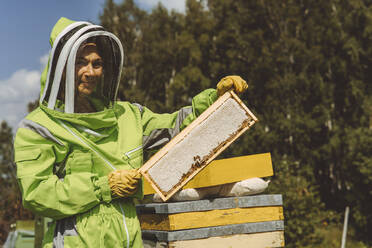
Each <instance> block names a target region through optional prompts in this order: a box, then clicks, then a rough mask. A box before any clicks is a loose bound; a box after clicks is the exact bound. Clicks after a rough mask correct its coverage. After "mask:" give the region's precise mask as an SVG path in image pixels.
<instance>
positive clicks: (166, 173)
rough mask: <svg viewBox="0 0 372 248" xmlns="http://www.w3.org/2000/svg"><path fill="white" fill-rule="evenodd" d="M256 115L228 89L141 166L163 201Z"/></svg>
mask: <svg viewBox="0 0 372 248" xmlns="http://www.w3.org/2000/svg"><path fill="white" fill-rule="evenodd" d="M255 122H257V118H256V117H255V116H254V115H253V114H252V113H251V111H250V110H249V109H248V108H247V107H246V106H245V105H244V103H243V102H242V101H241V100H240V99H239V97H238V96H237V95H236V94H235V93H234V92H233V91H229V92H226V93H225V94H224V95H223V96H221V97H220V98H219V99H218V100H217V101H216V102H215V103H213V104H212V105H211V106H210V107H209V108H208V109H207V110H206V111H204V112H203V113H202V114H201V115H200V116H199V117H198V118H197V119H195V120H194V121H193V122H192V123H191V124H190V125H189V126H187V127H186V128H185V129H184V130H182V131H181V132H180V133H179V134H178V135H177V136H175V137H174V138H173V139H172V140H171V141H170V142H169V143H168V144H167V145H165V146H164V147H163V148H162V149H161V150H159V151H158V152H157V153H156V154H155V155H154V156H152V157H151V158H150V159H149V160H148V161H147V162H146V163H145V164H144V165H143V166H142V167H141V169H140V172H141V173H142V175H143V176H144V177H145V178H146V179H147V180H148V181H149V182H150V184H151V185H152V187H153V188H154V189H155V191H156V192H157V193H158V194H159V195H160V197H161V198H162V199H163V201H166V200H168V199H169V198H170V197H171V196H172V195H173V194H175V193H176V192H177V191H178V190H179V189H180V188H182V187H183V186H184V185H185V184H186V183H187V182H188V181H189V180H191V179H192V178H193V177H194V176H195V175H196V174H197V173H198V172H199V171H200V170H201V169H203V168H204V167H205V166H206V165H207V164H208V163H210V162H211V161H212V160H213V159H214V158H215V157H216V156H217V155H218V154H220V153H221V152H222V151H223V150H224V149H226V148H227V147H228V146H229V145H230V144H231V143H232V142H233V141H234V140H235V139H237V138H238V137H239V136H240V135H241V134H243V133H244V132H245V131H246V130H247V129H248V128H250V127H251V126H252V125H253V124H254V123H255Z"/></svg>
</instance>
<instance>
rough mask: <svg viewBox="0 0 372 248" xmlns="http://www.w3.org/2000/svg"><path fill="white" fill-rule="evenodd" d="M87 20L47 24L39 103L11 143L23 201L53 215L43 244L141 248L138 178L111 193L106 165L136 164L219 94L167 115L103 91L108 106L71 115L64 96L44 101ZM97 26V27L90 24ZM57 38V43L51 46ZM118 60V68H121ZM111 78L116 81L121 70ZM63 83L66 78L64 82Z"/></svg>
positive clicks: (198, 98)
mask: <svg viewBox="0 0 372 248" xmlns="http://www.w3.org/2000/svg"><path fill="white" fill-rule="evenodd" d="M89 25H92V24H89V23H83V22H81V23H80V24H79V25H78V24H76V22H73V21H70V20H68V19H66V18H61V19H60V20H59V21H58V22H57V24H56V25H55V27H54V28H53V31H52V34H51V40H50V41H51V44H52V46H53V47H57V48H56V49H54V50H53V49H52V51H51V55H50V57H49V63H48V65H47V68H46V69H45V71H44V72H43V74H42V78H41V94H40V97H41V100H40V107H38V108H37V109H36V110H34V111H33V112H31V113H30V114H29V115H28V116H27V117H26V118H25V119H24V120H23V121H21V123H20V124H19V128H18V130H17V133H16V137H15V142H14V148H15V158H14V159H15V162H16V165H17V178H18V182H19V185H20V188H21V191H22V197H23V204H24V207H25V208H27V209H30V210H31V211H32V212H34V213H35V214H38V215H41V216H45V217H50V218H52V219H53V220H54V221H53V222H52V225H51V226H50V227H49V229H48V231H47V234H46V235H45V237H44V240H43V246H44V247H142V246H143V245H142V238H141V231H140V224H139V221H138V218H137V216H136V210H135V205H134V197H136V198H138V199H141V198H142V197H143V193H142V192H143V191H142V183H141V186H140V187H139V189H138V190H137V193H136V194H135V195H134V196H133V197H128V198H119V199H112V198H111V192H110V187H109V185H108V179H107V175H108V173H109V172H110V171H112V170H118V169H132V168H139V167H140V166H141V165H142V164H143V149H152V148H155V149H156V148H159V147H161V146H162V145H164V144H165V143H166V142H168V141H169V140H170V139H171V138H172V137H173V136H175V135H176V134H177V133H178V132H179V131H180V130H181V129H182V128H183V127H185V126H186V125H188V124H189V123H190V122H191V121H192V120H194V119H195V118H196V117H197V116H198V115H199V114H201V113H202V112H203V111H204V110H205V109H206V108H208V106H210V105H211V104H212V103H213V102H214V101H215V100H216V98H217V94H216V91H215V90H213V89H209V90H205V91H203V92H202V93H200V94H199V95H197V96H196V97H194V98H193V101H192V106H189V107H185V108H182V109H181V110H180V111H177V112H175V113H172V114H156V113H153V112H151V111H150V110H149V109H148V108H146V107H143V106H141V105H139V104H131V103H129V102H119V101H112V102H111V103H108V102H110V101H109V100H110V99H109V100H107V99H106V98H107V96H108V95H107V94H106V95H105V97H106V98H105V101H102V102H106V103H108V104H107V105H105V106H101V107H102V110H101V111H98V112H94V113H74V112H73V111H71V108H70V109H68V108H66V107H65V106H67V105H69V106H70V107H71V106H73V104H72V105H71V103H69V102H68V101H67V100H63V98H56V99H55V103H54V106H49V105H50V102H53V97H52V95H53V93H52V92H53V89H52V88H53V87H52V86H53V84H54V83H55V82H56V80H52V79H53V76H54V77H57V76H56V75H57V74H58V73H57V69H58V68H57V69H56V67H58V63H57V61H58V60H59V59H60V58H59V56H62V55H61V54H63V53H62V49H61V46H62V47H63V44H67V43H66V41H68V39H72V38H69V37H72V35H71V32H75V33H76V32H78V30H79V29H82V28H84V27H87V26H89ZM69 30H70V31H69ZM71 30H72V31H71ZM97 30H99V31H100V30H102V28H97V29H93V31H97ZM67 31H69V32H67ZM88 32H89V31H88ZM99 35H102V33H99ZM61 37H65V38H62V39H61ZM66 37H67V38H66ZM56 39H59V41H58V42H59V43H60V44H59V45H58V44H54V43H55V42H56ZM110 39H111V38H110ZM111 41H112V40H111ZM63 42H64V43H63ZM58 46H60V47H58ZM115 46H117V47H119V46H121V44H119V43H116V45H115ZM72 50H73V49H71V51H72ZM116 50H117V51H119V49H116ZM53 53H54V54H53ZM70 53H71V52H70ZM119 57H120V56H119ZM122 59H123V58H122V57H121V58H120V60H118V61H119V62H120V61H121V63H117V66H116V67H118V68H116V69H118V71H120V72H121V67H122ZM66 63H67V62H66ZM50 64H51V66H50V67H49V65H50ZM114 66H115V65H114ZM53 67H54V68H53ZM64 67H65V65H63V67H62V68H64ZM66 68H67V70H68V66H66ZM114 69H115V68H114ZM116 72H117V71H115V70H112V73H114V74H115V73H116ZM68 73H69V72H68V71H67V76H66V78H67V79H68V78H69V75H68ZM116 76H117V80H116V83H118V82H119V78H120V73H117V75H116ZM62 78H63V77H62ZM105 78H106V77H105ZM47 81H49V83H46V82H47ZM57 81H58V80H57ZM63 83H65V82H63V79H62V80H61V84H63ZM68 83H69V82H68V80H66V88H67V87H69V86H68ZM70 83H71V82H70ZM48 88H50V90H49V93H48ZM56 88H57V89H58V88H63V87H56ZM114 88H115V87H114ZM116 89H117V87H116ZM48 94H49V95H48ZM114 97H116V92H115V94H114ZM51 99H52V100H51ZM61 99H62V100H61ZM69 99H74V97H72V98H71V97H70V98H69ZM64 107H65V109H64V110H63V108H64ZM72 109H73V108H72Z"/></svg>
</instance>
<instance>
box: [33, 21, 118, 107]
mask: <svg viewBox="0 0 372 248" xmlns="http://www.w3.org/2000/svg"><path fill="white" fill-rule="evenodd" d="M123 56H124V55H123V48H122V45H121V42H120V40H119V39H118V38H117V37H116V36H115V35H114V34H112V33H110V32H107V31H105V30H104V29H103V28H102V27H101V26H97V25H92V24H90V23H87V22H74V23H72V24H70V25H68V26H67V27H66V28H64V29H63V30H62V32H60V33H59V34H58V36H57V37H56V39H55V40H54V42H53V46H52V51H51V53H50V57H49V67H48V71H47V77H46V81H45V86H44V88H43V89H42V90H43V91H42V92H41V97H40V104H44V105H47V107H48V108H50V109H54V110H58V111H61V112H65V113H84V109H83V108H79V104H81V99H84V101H85V103H86V102H89V104H90V106H92V107H93V109H94V111H97V112H98V111H102V110H104V109H107V108H111V107H112V106H113V103H114V101H115V100H116V96H117V91H118V85H119V81H120V75H121V69H122V67H123ZM84 71H89V72H90V73H88V74H84V73H85V72H84ZM91 109H92V108H91ZM90 112H91V111H90Z"/></svg>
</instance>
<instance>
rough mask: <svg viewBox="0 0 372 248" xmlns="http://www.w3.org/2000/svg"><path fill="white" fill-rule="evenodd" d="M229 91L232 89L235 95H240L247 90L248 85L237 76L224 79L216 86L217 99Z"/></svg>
mask: <svg viewBox="0 0 372 248" xmlns="http://www.w3.org/2000/svg"><path fill="white" fill-rule="evenodd" d="M230 89H234V91H235V92H236V93H238V94H241V93H243V92H244V91H246V90H247V89H248V84H247V82H246V81H244V79H242V78H241V77H239V76H227V77H224V78H222V79H221V81H219V82H218V84H217V94H218V96H219V97H220V96H222V95H223V94H224V93H225V92H226V91H229V90H230Z"/></svg>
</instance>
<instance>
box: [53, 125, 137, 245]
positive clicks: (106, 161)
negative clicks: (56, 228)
mask: <svg viewBox="0 0 372 248" xmlns="http://www.w3.org/2000/svg"><path fill="white" fill-rule="evenodd" d="M58 122H59V123H60V124H61V125H62V126H63V127H64V128H65V129H66V130H67V131H68V132H69V133H70V134H72V135H73V136H74V137H75V138H76V139H78V140H79V141H80V142H81V143H83V144H84V145H86V146H87V147H89V149H91V150H92V151H93V152H94V153H95V154H97V156H98V157H100V158H101V159H102V160H103V161H104V162H105V163H106V164H107V165H109V166H110V167H111V168H112V169H113V170H116V168H115V167H114V166H113V165H112V164H111V163H110V162H109V161H108V160H107V159H105V158H104V157H103V156H102V155H101V154H100V153H99V152H98V151H96V150H95V149H94V148H93V147H91V146H90V145H89V144H88V143H87V142H85V141H84V140H83V139H82V138H81V137H79V136H78V135H77V134H76V133H75V132H74V131H73V130H72V129H70V128H69V127H68V126H67V125H66V124H65V123H64V122H63V121H61V120H58ZM137 148H138V147H137ZM137 148H136V149H137ZM141 148H142V146H141ZM137 150H138V149H137ZM132 151H133V150H132ZM132 151H129V152H132ZM119 206H120V210H121V213H122V214H123V224H124V229H125V232H126V235H127V248H129V231H128V227H127V223H126V221H125V212H124V209H123V206H122V203H121V202H119Z"/></svg>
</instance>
